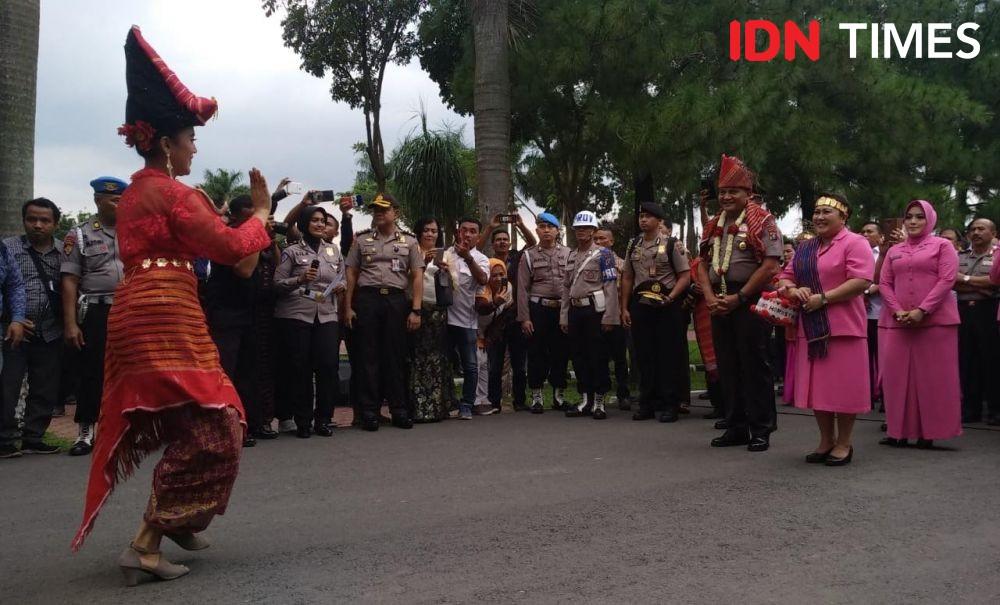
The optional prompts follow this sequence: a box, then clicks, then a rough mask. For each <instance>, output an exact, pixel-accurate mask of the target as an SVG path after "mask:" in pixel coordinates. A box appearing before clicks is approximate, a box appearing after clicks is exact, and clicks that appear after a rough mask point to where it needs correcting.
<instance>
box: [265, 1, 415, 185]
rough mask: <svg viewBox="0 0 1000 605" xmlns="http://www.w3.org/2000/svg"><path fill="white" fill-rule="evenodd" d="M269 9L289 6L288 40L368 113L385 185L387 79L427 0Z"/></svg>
mask: <svg viewBox="0 0 1000 605" xmlns="http://www.w3.org/2000/svg"><path fill="white" fill-rule="evenodd" d="M262 5H263V8H264V11H265V13H266V14H267V15H268V16H271V15H273V14H274V13H275V12H277V11H278V10H279V9H281V8H284V9H285V11H286V12H285V16H284V18H283V19H282V20H281V26H282V28H283V34H282V35H283V39H284V42H285V46H287V47H289V48H291V49H292V50H294V51H295V52H296V53H298V55H299V56H300V57H302V65H301V67H302V69H303V70H304V71H306V72H307V73H310V74H312V75H314V76H316V77H317V78H323V77H326V75H327V74H328V73H329V74H330V76H331V77H332V82H331V84H330V96H331V97H332V98H333V100H334V101H343V102H345V103H347V104H348V105H349V106H350V107H351V109H361V111H362V112H363V113H364V116H365V137H366V138H365V145H366V149H365V152H366V153H367V154H368V157H369V159H370V161H371V166H372V173H373V175H374V177H375V182H376V184H377V185H378V187H379V189H382V190H384V189H385V186H386V167H385V146H384V145H383V143H382V126H381V114H382V84H383V82H384V80H385V69H386V66H387V65H388V64H389V63H396V64H399V65H405V64H406V63H407V62H409V60H410V58H411V57H412V56H413V51H414V48H415V44H416V36H415V34H414V33H413V31H411V30H410V28H409V26H410V24H411V23H412V22H413V20H414V19H415V18H416V16H417V12H418V11H419V10H420V7H421V6H422V5H423V0H384V1H374V0H263V2H262Z"/></svg>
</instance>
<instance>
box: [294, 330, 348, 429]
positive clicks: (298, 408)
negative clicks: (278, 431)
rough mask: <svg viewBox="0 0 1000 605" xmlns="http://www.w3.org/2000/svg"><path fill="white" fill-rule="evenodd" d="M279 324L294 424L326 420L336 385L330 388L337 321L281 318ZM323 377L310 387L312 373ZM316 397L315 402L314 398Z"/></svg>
mask: <svg viewBox="0 0 1000 605" xmlns="http://www.w3.org/2000/svg"><path fill="white" fill-rule="evenodd" d="M279 327H280V329H281V331H282V333H283V338H284V339H285V352H286V354H287V355H288V369H289V375H288V378H289V383H288V386H289V389H288V394H289V397H288V403H289V407H290V408H291V412H292V417H293V418H295V424H296V425H297V426H299V427H300V428H301V427H305V426H311V425H312V423H313V422H316V423H320V424H326V423H328V422H330V418H332V417H333V406H334V403H335V401H334V399H335V397H336V395H337V393H339V390H338V389H334V388H330V386H329V385H330V381H333V380H337V378H336V377H337V372H338V370H339V368H340V337H339V334H338V327H339V325H338V323H337V322H335V321H330V322H327V323H319V320H316V321H314V322H313V323H307V322H304V321H299V320H297V319H281V320H279ZM314 372H315V373H316V374H317V375H318V376H321V377H323V382H322V383H320V386H321V388H318V389H316V390H315V393H316V395H315V396H314V389H313V373H314ZM314 401H315V405H313V402H314Z"/></svg>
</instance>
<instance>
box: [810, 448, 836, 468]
mask: <svg viewBox="0 0 1000 605" xmlns="http://www.w3.org/2000/svg"><path fill="white" fill-rule="evenodd" d="M832 451H833V448H832V447H831V448H830V449H828V450H826V451H825V452H809V453H808V454H806V462H808V463H809V464H823V463H824V462H826V457H827V456H829V455H830V452H832Z"/></svg>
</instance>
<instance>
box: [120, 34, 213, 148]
mask: <svg viewBox="0 0 1000 605" xmlns="http://www.w3.org/2000/svg"><path fill="white" fill-rule="evenodd" d="M125 83H126V85H127V87H128V100H127V101H126V102H125V124H123V125H122V126H121V128H119V129H118V134H120V135H123V136H124V137H125V144H126V145H128V146H129V147H137V148H138V149H139V150H141V151H148V150H149V149H150V147H151V146H152V144H153V141H154V140H155V139H156V138H157V137H161V136H171V135H174V134H176V133H177V132H180V131H181V130H183V129H184V128H188V127H191V126H204V125H205V122H207V121H208V120H209V118H211V117H212V116H214V115H215V113H216V112H217V111H218V110H219V104H218V103H217V102H216V100H215V99H214V98H212V99H206V98H204V97H199V96H196V95H195V94H194V93H192V92H191V91H190V90H188V88H187V86H184V84H183V83H182V82H181V81H180V79H179V78H178V77H177V74H175V73H174V72H173V70H171V69H170V68H169V67H167V64H166V63H165V62H164V61H163V59H161V58H160V55H158V54H157V53H156V51H155V50H153V47H152V46H150V45H149V42H146V40H145V38H143V37H142V32H141V31H139V27H138V26H136V25H133V26H132V29H131V30H129V32H128V38H126V40H125Z"/></svg>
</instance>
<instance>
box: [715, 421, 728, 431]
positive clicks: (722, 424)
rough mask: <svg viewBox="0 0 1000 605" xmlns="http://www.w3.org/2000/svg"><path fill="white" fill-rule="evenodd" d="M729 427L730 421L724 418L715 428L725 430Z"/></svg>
mask: <svg viewBox="0 0 1000 605" xmlns="http://www.w3.org/2000/svg"><path fill="white" fill-rule="evenodd" d="M728 428H729V421H728V420H726V419H725V418H723V419H722V420H719V421H717V422H716V423H715V430H717V431H724V430H726V429H728Z"/></svg>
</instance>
